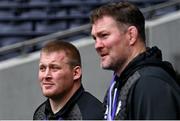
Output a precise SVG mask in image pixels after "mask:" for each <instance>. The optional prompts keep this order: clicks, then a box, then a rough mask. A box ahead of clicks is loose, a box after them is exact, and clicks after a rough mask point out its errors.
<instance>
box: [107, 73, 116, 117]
mask: <svg viewBox="0 0 180 121" xmlns="http://www.w3.org/2000/svg"><path fill="white" fill-rule="evenodd" d="M115 84H116V81H115V76H113V79H112V80H111V86H110V88H109V93H108V107H107V108H108V113H107V120H114V118H115V113H116V109H117V97H118V95H117V88H115V89H114V86H115ZM113 89H114V94H113V95H112V93H113Z"/></svg>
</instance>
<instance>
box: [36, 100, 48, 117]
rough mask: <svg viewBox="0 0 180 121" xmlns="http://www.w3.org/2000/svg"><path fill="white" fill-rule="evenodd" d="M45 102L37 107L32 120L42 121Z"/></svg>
mask: <svg viewBox="0 0 180 121" xmlns="http://www.w3.org/2000/svg"><path fill="white" fill-rule="evenodd" d="M45 107H46V101H44V102H43V103H42V104H40V105H39V106H38V108H37V109H36V110H35V112H34V115H33V120H42V119H43V118H44V115H45Z"/></svg>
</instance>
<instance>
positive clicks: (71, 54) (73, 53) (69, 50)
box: [41, 40, 81, 67]
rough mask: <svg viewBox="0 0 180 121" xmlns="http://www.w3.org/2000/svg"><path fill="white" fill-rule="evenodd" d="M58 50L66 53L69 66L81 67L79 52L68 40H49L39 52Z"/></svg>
mask: <svg viewBox="0 0 180 121" xmlns="http://www.w3.org/2000/svg"><path fill="white" fill-rule="evenodd" d="M59 51H63V52H65V53H66V56H67V57H68V60H69V64H70V66H72V67H75V66H80V67H81V57H80V52H79V50H78V49H77V48H76V47H75V46H74V45H73V44H71V43H69V42H65V41H60V40H54V41H49V42H47V43H46V44H45V45H44V47H43V48H42V49H41V52H46V53H52V52H59Z"/></svg>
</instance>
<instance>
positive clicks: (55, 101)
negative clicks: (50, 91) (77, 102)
mask: <svg viewBox="0 0 180 121" xmlns="http://www.w3.org/2000/svg"><path fill="white" fill-rule="evenodd" d="M79 87H80V86H75V87H73V89H71V90H70V91H69V92H68V93H67V94H64V95H61V96H59V97H57V98H49V101H50V105H51V109H52V111H53V113H54V114H55V113H57V112H58V111H60V110H61V109H62V108H63V107H64V106H65V105H66V103H67V102H68V101H69V100H70V98H71V97H72V96H73V94H74V93H75V92H76V91H77V90H78V89H79Z"/></svg>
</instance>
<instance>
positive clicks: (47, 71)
mask: <svg viewBox="0 0 180 121" xmlns="http://www.w3.org/2000/svg"><path fill="white" fill-rule="evenodd" d="M45 77H51V70H50V69H49V68H47V69H46V71H45Z"/></svg>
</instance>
